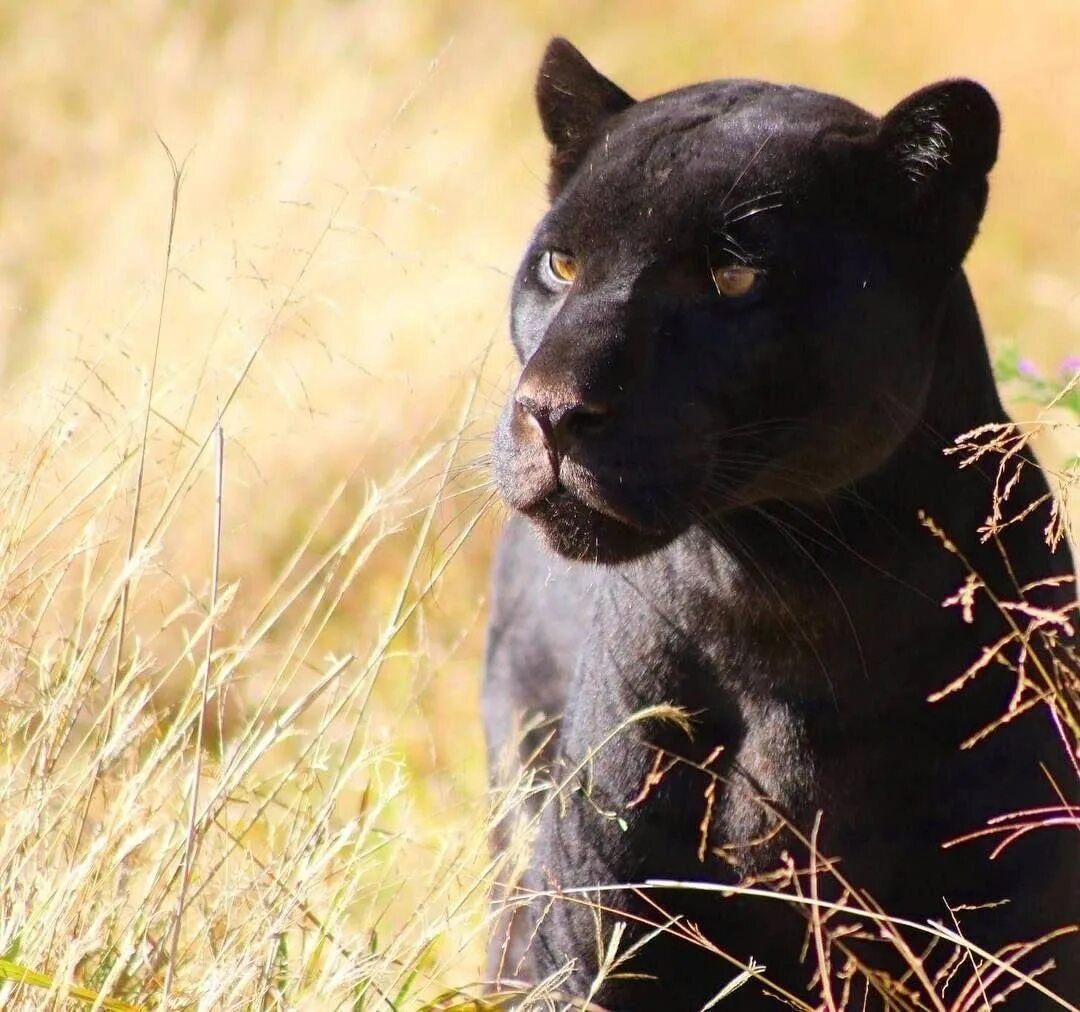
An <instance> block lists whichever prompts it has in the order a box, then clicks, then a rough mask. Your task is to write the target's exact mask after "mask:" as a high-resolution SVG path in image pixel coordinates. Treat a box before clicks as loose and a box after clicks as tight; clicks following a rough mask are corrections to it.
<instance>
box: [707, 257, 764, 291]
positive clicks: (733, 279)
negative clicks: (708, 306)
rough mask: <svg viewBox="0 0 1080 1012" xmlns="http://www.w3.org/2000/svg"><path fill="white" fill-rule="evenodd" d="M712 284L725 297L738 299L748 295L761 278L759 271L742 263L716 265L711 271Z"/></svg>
mask: <svg viewBox="0 0 1080 1012" xmlns="http://www.w3.org/2000/svg"><path fill="white" fill-rule="evenodd" d="M712 277H713V284H715V285H716V290H717V291H718V292H719V293H720V294H721V295H722V296H723V297H724V298H725V299H738V298H741V297H742V296H743V295H749V294H750V293H751V292H752V291H753V290H754V286H755V285H757V283H758V281H759V280H760V278H761V271H759V270H757V269H755V268H753V267H746V266H744V265H743V264H730V265H728V266H727V267H717V268H715V269H714V270H713V272H712Z"/></svg>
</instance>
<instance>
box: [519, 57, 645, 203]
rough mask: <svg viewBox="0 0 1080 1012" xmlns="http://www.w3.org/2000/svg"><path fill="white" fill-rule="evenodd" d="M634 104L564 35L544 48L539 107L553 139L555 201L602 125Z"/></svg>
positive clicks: (551, 191)
mask: <svg viewBox="0 0 1080 1012" xmlns="http://www.w3.org/2000/svg"><path fill="white" fill-rule="evenodd" d="M633 104H634V100H633V99H632V98H631V97H630V96H629V95H627V94H626V92H625V91H623V90H622V88H620V87H619V86H618V85H617V84H615V83H613V82H612V81H609V80H608V79H607V78H606V77H604V75H603V74H601V73H600V72H599V71H598V70H597V69H596V68H595V67H594V66H593V65H592V64H591V63H589V61H588V60H586V59H585V57H584V56H582V55H581V53H579V52H578V51H577V50H576V49H575V48H574V47H573V46H572V45H570V43H569V42H567V41H566V39H560V38H554V39H552V40H551V41H550V42H549V43H548V46H547V49H546V50H544V58H543V60H541V61H540V72H539V73H538V74H537V77H536V105H537V108H538V109H539V110H540V123H541V125H542V126H543V128H544V136H545V137H547V139H548V140H549V141H550V142H551V178H550V179H549V181H548V193H549V195H550V196H551V197H552V198H553V199H554V198H555V197H556V196H557V195H558V193H559V191H560V190H562V188H563V187H564V186H565V185H566V182H567V180H568V179H569V178H570V177H571V176H572V175H573V174H574V170H575V169H577V167H578V165H580V164H581V160H582V158H583V157H584V156H585V152H586V151H588V149H589V147H590V146H591V145H592V143H593V141H595V140H596V138H597V137H598V136H599V134H600V132H601V130H602V129H603V126H604V123H605V121H606V120H608V119H609V118H610V117H612V116H614V115H615V114H616V113H619V112H622V111H623V110H624V109H626V108H629V107H630V106H631V105H633Z"/></svg>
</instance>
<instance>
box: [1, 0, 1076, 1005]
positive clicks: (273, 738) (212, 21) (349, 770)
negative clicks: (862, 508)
mask: <svg viewBox="0 0 1080 1012" xmlns="http://www.w3.org/2000/svg"><path fill="white" fill-rule="evenodd" d="M616 8H617V10H616ZM555 31H559V32H562V33H565V34H569V35H571V36H572V37H573V38H575V39H576V40H577V41H579V42H580V43H581V44H582V46H583V47H584V48H585V50H586V51H587V52H588V53H589V54H590V55H593V56H594V58H595V59H596V60H597V62H598V63H599V64H600V65H601V66H602V67H603V68H604V69H606V70H608V71H609V72H610V73H612V74H613V75H614V76H615V77H616V78H617V79H619V80H620V81H621V82H623V83H625V84H626V86H627V87H628V88H630V89H631V90H632V91H635V92H638V93H646V92H649V91H656V90H661V89H663V88H665V87H668V86H673V85H676V84H679V83H683V82H685V81H689V80H694V79H699V78H703V77H708V76H716V75H722V74H740V75H747V76H764V77H770V78H775V79H782V80H798V81H801V82H803V83H808V84H811V85H817V86H820V87H823V88H826V89H828V90H833V91H838V92H842V93H844V94H848V95H850V96H851V97H853V98H856V99H857V100H860V101H862V102H863V103H864V104H866V105H868V106H870V107H871V108H874V109H882V108H884V107H886V106H887V105H889V104H890V103H891V102H893V101H894V100H895V99H897V98H898V97H900V96H901V95H902V94H904V93H905V92H906V91H909V90H911V89H913V88H914V87H916V86H918V85H920V84H922V83H924V82H926V81H928V80H931V79H933V78H936V77H941V76H945V75H947V74H950V73H968V74H971V75H973V76H977V77H979V78H981V79H982V80H984V81H986V82H987V83H988V84H989V85H990V86H991V88H992V89H993V90H994V92H995V94H996V95H997V96H998V98H999V100H1000V101H1001V104H1002V107H1003V113H1004V118H1005V124H1006V134H1005V142H1004V152H1003V159H1002V163H1001V165H1000V167H999V169H998V170H997V172H996V176H995V179H996V189H995V194H994V199H993V202H992V208H991V215H990V218H989V220H988V223H987V225H986V229H985V232H984V235H983V237H982V238H981V240H980V242H979V244H978V245H977V247H976V251H975V253H974V254H973V256H972V259H971V270H972V274H973V279H974V284H975V288H976V291H977V293H978V295H979V297H980V301H981V304H982V306H983V309H984V315H985V317H986V319H987V321H988V323H989V329H990V331H991V333H992V334H993V335H994V337H995V338H996V339H1005V340H1011V341H1014V342H1016V344H1017V345H1018V346H1019V347H1020V348H1021V349H1022V351H1023V354H1024V355H1025V356H1027V357H1030V358H1032V359H1034V360H1035V362H1036V363H1037V364H1038V366H1039V367H1040V368H1041V369H1042V370H1043V372H1044V373H1045V374H1047V375H1048V376H1049V375H1050V374H1052V373H1053V372H1054V370H1055V369H1056V368H1057V363H1058V362H1059V361H1060V359H1061V358H1062V357H1063V356H1064V355H1065V354H1067V353H1068V352H1069V351H1070V350H1071V349H1073V348H1075V347H1076V344H1077V341H1076V335H1077V330H1078V328H1080V313H1078V309H1077V307H1078V306H1080V287H1078V283H1077V281H1076V277H1077V269H1076V268H1077V265H1078V264H1080V229H1077V228H1076V227H1075V221H1073V220H1072V217H1070V216H1074V215H1075V212H1074V210H1073V209H1075V208H1076V207H1080V175H1077V173H1076V172H1075V166H1076V165H1077V164H1078V162H1080V158H1078V156H1080V133H1078V132H1077V131H1076V129H1075V124H1076V123H1077V122H1080V76H1078V75H1077V74H1076V72H1075V70H1074V45H1073V42H1072V40H1073V39H1075V38H1076V37H1078V36H1080V8H1077V6H1076V5H1075V4H1074V3H1073V2H1072V0H1044V2H1043V3H1041V4H1040V5H1039V6H1038V8H1037V9H1035V8H1034V6H1033V5H1028V8H1026V9H1025V10H1024V11H1023V17H1022V18H1014V17H1012V16H1011V13H1010V11H1009V10H1008V8H1007V6H1003V7H1002V8H1001V9H1000V10H995V11H994V12H990V11H986V12H983V13H982V14H981V15H980V17H978V18H976V17H975V16H974V15H973V14H971V13H970V12H969V11H967V10H966V9H965V8H962V7H954V8H949V7H948V6H947V5H941V4H936V3H930V2H929V0H928V2H925V3H916V4H911V3H904V4H878V3H871V2H869V0H866V2H863V3H856V2H845V0H828V2H818V3H813V4H809V3H795V2H783V0H777V2H773V3H768V4H758V5H751V6H750V7H747V6H746V5H736V4H723V3H720V4H718V3H715V2H712V3H705V2H687V3H685V4H681V5H680V10H679V15H678V16H677V17H673V16H672V14H671V12H670V10H668V9H659V8H657V7H656V5H654V4H651V3H649V4H647V3H644V2H626V3H621V4H618V5H609V4H600V3H584V4H578V5H576V6H575V7H574V8H572V9H566V10H555V9H544V8H542V6H541V5H540V4H539V3H524V4H514V5H510V4H499V3H495V2H494V0H478V2H474V3H467V4H466V3H449V2H447V3H433V4H428V3H422V2H420V0H414V2H402V3H393V4H353V5H345V4H330V3H315V2H309V3H284V2H281V3H274V4H259V5H254V4H242V3H239V2H227V3H215V4H209V3H196V4H186V5H180V4H170V3H166V2H164V0H160V2H151V0H140V2H136V3H129V4H125V5H109V6H102V5H96V6H95V5H90V6H87V5H78V4H73V3H64V2H59V0H56V2H46V3H41V4H36V5H25V4H6V5H2V6H0V57H2V59H0V84H2V86H3V91H4V94H5V95H6V96H7V100H6V101H5V103H4V108H3V109H2V110H0V155H2V157H0V260H2V263H3V271H2V272H0V324H2V329H0V333H2V334H3V339H2V341H0V369H2V374H3V377H4V380H5V396H4V401H3V407H2V411H0V434H2V436H3V445H4V451H5V452H4V457H3V460H2V465H0V467H2V471H0V505H2V513H0V628H2V631H3V639H2V641H0V651H2V656H0V698H2V700H3V702H2V703H0V744H2V749H3V751H2V754H0V811H2V812H3V817H2V825H0V957H2V959H3V960H7V962H3V961H0V977H3V976H9V977H10V976H11V975H12V974H15V975H18V974H19V973H20V972H21V971H20V970H19V969H18V968H19V967H23V968H30V969H31V970H33V971H38V972H40V973H41V974H43V975H44V976H42V977H40V978H27V979H26V980H25V981H24V982H22V983H20V984H11V983H9V984H7V985H4V986H2V989H0V1003H3V1005H4V1007H5V1008H39V1007H66V1006H67V1005H69V1004H70V1005H73V1006H75V1005H80V1004H81V1003H80V1002H79V1001H78V1000H77V999H76V998H74V997H69V998H62V997H61V993H62V986H63V985H64V984H65V982H67V983H73V984H77V985H79V986H82V987H85V988H89V989H90V990H91V991H93V992H99V993H103V994H108V995H111V996H114V998H115V999H116V1000H117V1001H121V1002H126V1003H128V1004H132V1005H143V1006H146V1007H150V1006H154V1005H157V1004H159V1003H160V1002H161V1000H162V998H163V996H164V994H165V992H166V991H167V992H168V994H169V995H170V998H171V1007H173V1008H203V1009H230V1008H235V1009H240V1008H245V1009H246V1008H279V1007H280V1008H284V1007H289V1008H317V1009H324V1008H353V1009H377V1008H389V1007H394V1008H398V1009H403V1008H409V1007H416V1005H417V1004H419V1003H420V1002H421V1001H422V1000H424V999H433V998H435V997H436V996H438V995H440V994H443V993H444V992H446V991H447V990H448V989H451V988H455V987H459V986H462V987H467V986H468V985H469V984H470V982H472V981H474V980H475V979H476V977H477V976H478V974H479V973H480V962H481V952H482V949H483V938H482V935H483V930H484V918H485V907H484V893H485V890H486V885H485V881H486V879H487V878H490V872H491V870H490V868H489V866H488V858H487V854H486V841H485V838H484V829H483V827H484V826H485V824H486V823H487V820H488V819H489V816H490V806H489V803H488V800H487V798H486V797H485V793H484V789H483V784H484V773H483V755H482V747H481V742H480V731H479V722H478V718H477V702H476V700H477V683H478V669H479V660H478V658H479V652H480V644H481V640H482V617H483V607H484V587H485V583H486V565H487V560H488V555H489V548H490V544H491V541H492V538H493V536H494V534H495V532H496V530H497V511H496V510H495V509H493V508H491V507H490V506H489V500H488V492H487V489H486V487H485V484H484V481H485V478H484V475H483V473H482V469H478V468H476V467H470V466H468V461H470V460H473V459H475V458H476V457H477V455H478V454H480V453H482V448H483V437H484V434H485V433H486V432H487V431H488V430H489V428H490V418H491V413H492V410H493V405H494V404H495V403H497V401H498V399H499V396H500V391H501V390H502V389H503V388H504V386H505V383H506V381H507V379H508V376H509V372H510V366H509V356H508V351H507V350H506V347H505V342H504V341H503V338H502V334H503V331H504V329H505V319H504V318H505V307H506V293H507V287H508V274H509V272H510V271H512V269H513V266H514V262H515V258H516V254H517V250H518V248H519V247H520V245H521V243H522V241H523V238H524V236H525V235H526V233H527V231H528V229H529V228H530V227H531V225H532V223H533V222H534V220H535V219H536V217H537V216H538V215H539V213H540V212H541V210H542V207H543V178H542V167H543V163H544V151H543V148H542V145H541V142H540V138H539V132H538V130H537V129H536V127H535V124H534V120H533V114H532V110H531V106H530V91H531V74H532V68H533V65H534V62H535V60H536V58H537V56H538V54H539V52H540V50H541V48H542V45H543V42H544V40H545V39H546V37H547V36H548V35H549V34H551V33H552V32H555ZM928 37H929V38H932V39H933V40H935V41H934V42H933V44H928V43H927V41H926V40H927V38H928ZM155 133H157V134H159V135H160V136H161V138H162V139H163V140H164V142H165V144H167V145H168V148H169V150H171V151H172V152H174V153H175V154H176V156H177V159H178V160H180V161H183V164H184V172H183V179H182V184H181V185H180V187H179V191H178V192H179V202H178V205H177V207H176V208H175V210H176V216H175V232H172V229H171V227H170V221H171V216H170V193H171V187H172V179H171V178H170V166H169V161H168V158H167V157H166V155H165V154H164V153H163V150H162V146H161V145H160V144H159V143H158V140H157V139H156V138H155ZM1062 209H1065V210H1064V211H1063V210H1062ZM170 234H172V240H171V246H170V240H169V236H170ZM493 342H494V350H493V351H492V352H491V354H490V356H489V357H487V358H486V359H485V356H486V355H487V354H488V351H487V350H488V348H489V346H490V345H492V343H493ZM484 361H486V363H487V364H486V367H485V368H484V369H483V370H481V363H482V362H484ZM1074 436H1075V430H1072V431H1071V433H1070V434H1069V435H1067V436H1066V437H1065V439H1066V440H1068V439H1073V437H1074ZM219 440H220V444H219ZM1073 441H1074V442H1075V440H1074V439H1073ZM219 445H220V449H217V447H218V446H219ZM1067 449H1068V447H1067V446H1066V445H1065V441H1064V440H1062V438H1061V437H1060V436H1058V437H1057V443H1056V444H1055V443H1054V442H1053V440H1051V441H1049V442H1047V443H1046V444H1045V448H1044V452H1046V453H1048V455H1049V457H1050V458H1051V459H1054V458H1055V457H1057V456H1062V455H1064V453H1065V451H1066V450H1067ZM219 479H220V481H221V494H220V496H219V495H218V494H217V486H218V481H219ZM958 674H959V673H958ZM197 743H201V747H197ZM527 786H528V785H522V789H523V790H524V789H527ZM514 803H515V799H514V798H509V799H504V801H503V804H505V805H507V806H513V804H514ZM613 952H614V950H613ZM613 958H615V957H614V956H613ZM50 987H51V988H52V990H51V991H50ZM552 989H557V982H552V983H551V984H550V986H549V989H548V993H553V992H552ZM72 994H74V992H72ZM540 1000H541V999H540V998H539V997H538V998H537V1001H538V1002H539V1001H540ZM552 1000H554V999H552ZM115 1007H121V1006H120V1005H115Z"/></svg>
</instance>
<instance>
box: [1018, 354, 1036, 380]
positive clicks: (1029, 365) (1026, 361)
mask: <svg viewBox="0 0 1080 1012" xmlns="http://www.w3.org/2000/svg"><path fill="white" fill-rule="evenodd" d="M1016 369H1017V371H1018V372H1019V373H1020V375H1021V376H1028V377H1030V378H1031V379H1038V378H1039V376H1040V375H1041V373H1040V372H1039V367H1038V366H1037V365H1036V364H1035V363H1034V362H1032V361H1031V359H1030V358H1022V359H1020V361H1019V362H1017V363H1016Z"/></svg>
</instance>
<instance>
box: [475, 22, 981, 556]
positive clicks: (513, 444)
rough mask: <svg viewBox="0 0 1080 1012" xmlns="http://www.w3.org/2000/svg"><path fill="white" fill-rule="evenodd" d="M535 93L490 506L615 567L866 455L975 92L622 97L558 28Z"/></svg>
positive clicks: (957, 198)
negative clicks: (537, 179) (525, 214)
mask: <svg viewBox="0 0 1080 1012" xmlns="http://www.w3.org/2000/svg"><path fill="white" fill-rule="evenodd" d="M536 92H537V103H538V106H539V112H540V119H541V122H542V124H543V129H544V133H545V135H546V136H547V138H548V140H549V141H550V143H551V147H552V151H551V175H550V184H549V193H550V196H551V206H550V209H549V210H548V212H547V213H546V214H545V216H544V217H543V218H542V219H541V221H540V223H539V225H538V226H537V228H536V230H535V232H534V234H533V236H532V239H531V240H530V242H529V245H528V248H527V250H526V252H525V255H524V257H523V259H522V262H521V266H520V268H519V270H518V272H517V276H516V278H515V281H514V292H513V309H512V324H511V332H512V338H513V343H514V347H515V349H516V351H517V354H518V357H519V359H520V361H521V363H522V366H523V368H522V372H521V376H520V379H519V381H518V383H517V387H516V389H515V390H514V392H513V395H512V397H511V398H510V400H509V403H508V404H507V405H506V408H505V411H504V412H503V415H502V417H501V419H500V422H499V426H498V429H497V433H496V437H495V446H494V470H495V477H496V482H497V484H498V486H499V489H500V491H501V494H502V495H503V497H504V498H505V500H506V501H507V503H508V504H509V505H510V506H511V507H512V508H514V509H515V510H518V511H520V512H521V513H523V514H525V515H526V516H528V517H529V518H530V519H531V520H532V521H533V522H534V524H535V526H536V528H537V529H538V530H539V531H540V533H541V534H542V535H543V536H544V538H545V540H546V541H547V542H548V544H549V545H550V546H551V547H552V548H553V549H554V550H555V551H557V552H559V553H560V554H562V555H564V556H567V557H569V558H574V559H586V560H593V561H597V562H601V563H617V562H620V561H624V560H628V559H632V558H634V557H636V556H639V555H641V554H643V553H645V552H648V551H651V550H655V549H656V548H658V547H660V546H663V545H664V544H666V543H668V542H670V541H671V540H672V539H673V538H675V537H677V536H678V535H679V534H680V533H681V532H683V531H685V530H686V529H687V528H688V527H690V526H691V525H693V524H695V523H698V522H703V521H706V522H707V521H708V520H709V518H711V517H716V516H717V515H719V514H723V513H725V512H728V511H731V510H737V509H742V508H747V507H754V506H760V505H761V504H764V503H766V502H768V501H769V500H776V499H784V500H787V501H804V502H805V501H808V500H813V499H815V498H818V499H820V497H821V496H826V495H828V494H829V493H830V492H831V491H834V490H836V489H838V488H841V487H843V486H845V485H848V484H850V483H851V482H854V481H856V480H858V479H859V478H860V477H862V476H864V475H867V474H869V473H871V472H873V471H875V470H877V469H879V468H880V467H881V466H882V465H883V464H884V463H885V462H886V461H887V460H888V459H889V457H890V456H891V455H892V454H894V453H895V452H896V451H897V449H898V448H899V446H900V445H901V444H902V443H903V442H904V440H905V439H906V438H907V437H908V435H909V434H910V433H911V431H912V429H913V428H914V426H915V425H916V424H917V422H918V420H919V418H920V413H921V411H922V407H923V404H924V402H925V399H926V394H927V390H928V387H929V383H930V377H931V374H932V371H933V367H934V361H935V356H936V327H935V321H936V320H937V318H938V316H939V314H940V313H941V309H942V305H943V303H944V301H945V296H946V293H947V292H948V291H949V288H950V285H951V284H952V283H953V282H954V281H955V279H956V276H957V274H958V273H959V272H960V269H961V262H962V260H963V258H964V255H965V254H966V252H967V250H968V248H969V246H970V245H971V242H972V240H973V238H974V236H975V232H976V230H977V228H978V225H979V221H980V219H981V217H982V213H983V210H984V208H985V205H986V196H987V173H988V172H989V170H990V168H991V166H992V165H993V163H994V160H995V158H996V154H997V142H998V132H999V123H998V114H997V109H996V107H995V105H994V103H993V100H992V99H991V98H990V96H989V95H988V94H987V92H986V91H985V90H984V89H983V88H982V87H981V86H979V85H977V84H975V83H973V82H971V81H964V80H952V81H945V82H942V83H940V84H936V85H932V86H930V87H927V88H924V89H922V90H921V91H918V92H916V93H915V94H913V95H911V96H910V97H908V98H907V99H905V100H904V101H902V102H901V103H900V104H899V105H897V106H896V107H895V108H894V109H893V110H892V111H890V112H889V113H887V114H886V115H885V116H884V117H882V118H880V119H879V118H877V117H875V116H873V115H871V114H869V113H867V112H865V111H863V110H862V109H859V108H858V107H856V106H854V105H852V104H851V103H849V102H846V101H844V100H842V99H839V98H835V97H833V96H829V95H824V94H820V93H818V92H814V91H809V90H806V89H803V88H797V87H787V86H779V85H774V84H765V83H761V82H757V81H747V80H723V81H715V82H711V83H706V84H699V85H695V86H692V87H688V88H683V89H680V90H678V91H673V92H670V93H667V94H664V95H660V96H658V97H656V98H652V99H648V100H646V101H640V102H635V101H634V100H633V99H632V98H631V97H630V96H629V95H627V94H626V92H624V91H623V90H622V89H621V88H619V87H618V86H617V85H615V84H614V83H612V82H611V81H609V80H608V79H607V78H605V77H604V76H602V75H601V74H600V73H599V72H598V71H596V70H595V69H594V68H593V67H592V66H591V65H590V64H589V63H588V62H587V61H586V60H585V58H584V57H583V56H582V55H581V54H580V53H579V52H578V51H577V50H576V49H575V48H574V47H573V46H571V45H570V44H569V43H568V42H566V41H565V40H563V39H555V40H553V41H552V42H551V43H550V45H549V46H548V49H547V52H546V53H545V56H544V59H543V62H542V64H541V67H540V72H539V77H538V80H537V87H536Z"/></svg>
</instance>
